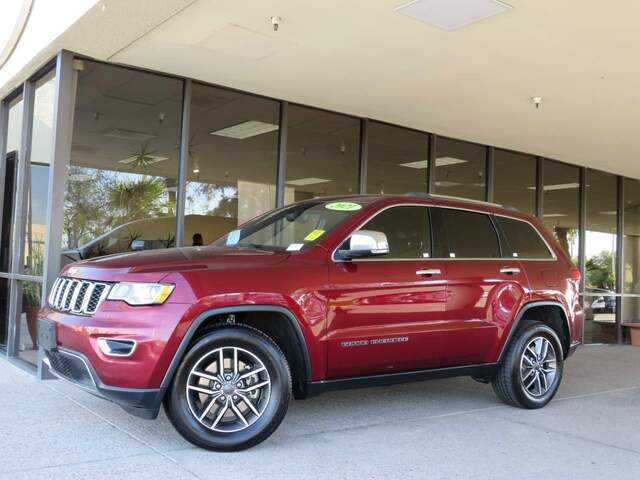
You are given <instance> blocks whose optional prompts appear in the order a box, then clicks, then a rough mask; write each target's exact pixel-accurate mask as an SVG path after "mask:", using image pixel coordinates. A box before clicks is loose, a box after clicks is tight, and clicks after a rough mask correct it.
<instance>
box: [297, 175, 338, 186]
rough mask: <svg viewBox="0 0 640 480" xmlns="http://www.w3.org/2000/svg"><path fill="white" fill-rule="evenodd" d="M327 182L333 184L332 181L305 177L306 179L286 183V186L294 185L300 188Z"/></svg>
mask: <svg viewBox="0 0 640 480" xmlns="http://www.w3.org/2000/svg"><path fill="white" fill-rule="evenodd" d="M327 182H333V180H329V179H326V178H316V177H306V178H298V179H296V180H287V181H286V183H287V184H289V185H295V186H297V187H302V186H305V185H315V184H316V183H327Z"/></svg>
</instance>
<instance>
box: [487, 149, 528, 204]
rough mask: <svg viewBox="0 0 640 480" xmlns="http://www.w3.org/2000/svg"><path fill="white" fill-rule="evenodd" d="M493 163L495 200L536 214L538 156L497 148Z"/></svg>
mask: <svg viewBox="0 0 640 480" xmlns="http://www.w3.org/2000/svg"><path fill="white" fill-rule="evenodd" d="M493 165H494V183H493V185H494V192H493V199H494V201H495V202H496V203H501V204H504V205H510V206H512V207H515V208H517V209H518V210H520V211H521V212H525V213H530V214H535V212H536V157H534V156H532V155H525V154H523V153H516V152H511V151H508V150H500V149H499V148H496V149H495V150H494V152H493Z"/></svg>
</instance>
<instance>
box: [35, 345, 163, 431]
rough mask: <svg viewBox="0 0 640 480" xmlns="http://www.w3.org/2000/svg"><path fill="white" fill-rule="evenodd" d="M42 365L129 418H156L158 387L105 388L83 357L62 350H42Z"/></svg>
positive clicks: (159, 400) (159, 393)
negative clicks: (120, 408) (114, 406)
mask: <svg viewBox="0 0 640 480" xmlns="http://www.w3.org/2000/svg"><path fill="white" fill-rule="evenodd" d="M44 363H45V364H46V365H47V367H49V371H50V372H51V373H52V374H53V375H55V376H56V377H58V378H60V379H62V380H65V381H67V382H69V383H71V384H73V385H75V386H76V387H79V388H81V389H83V390H85V391H87V392H89V393H92V394H93V395H96V396H98V397H101V398H104V399H106V400H110V401H112V402H114V403H117V404H118V405H120V406H121V407H122V408H124V409H125V410H126V411H127V412H129V413H131V414H132V415H135V416H137V417H140V418H145V419H154V418H156V417H157V416H158V412H159V411H160V406H161V405H162V399H163V397H164V393H165V392H164V389H162V388H151V389H142V388H122V387H112V386H110V385H105V384H104V383H103V382H102V381H101V380H100V377H98V375H97V373H96V371H95V369H94V368H93V366H92V365H91V362H90V361H89V359H88V358H87V357H86V356H85V355H83V354H82V353H80V352H76V351H73V350H68V349H66V348H60V347H56V348H52V349H49V350H45V359H44Z"/></svg>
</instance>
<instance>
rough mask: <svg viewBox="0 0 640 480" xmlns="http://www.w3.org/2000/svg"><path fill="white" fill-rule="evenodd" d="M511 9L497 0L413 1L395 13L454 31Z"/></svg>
mask: <svg viewBox="0 0 640 480" xmlns="http://www.w3.org/2000/svg"><path fill="white" fill-rule="evenodd" d="M512 8H513V7H511V6H510V5H507V4H506V3H502V2H500V1H498V0H414V1H412V2H409V3H406V4H404V5H401V6H399V7H397V8H396V9H395V11H396V12H398V13H401V14H403V15H406V16H408V17H412V18H415V19H416V20H419V21H421V22H424V23H430V24H431V25H435V26H436V27H440V28H443V29H445V30H455V29H457V28H461V27H464V26H465V25H469V24H471V23H475V22H478V21H480V20H483V19H485V18H489V17H493V16H494V15H498V14H499V13H503V12H506V11H508V10H511V9H512Z"/></svg>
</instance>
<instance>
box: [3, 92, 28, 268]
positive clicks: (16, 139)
mask: <svg viewBox="0 0 640 480" xmlns="http://www.w3.org/2000/svg"><path fill="white" fill-rule="evenodd" d="M22 105H23V102H22V97H18V98H16V99H14V100H13V101H12V102H10V103H9V115H8V126H7V127H8V128H7V153H6V157H5V161H6V168H5V173H4V192H2V195H3V196H4V202H3V204H2V212H1V214H2V233H1V237H0V271H2V272H8V271H9V269H10V267H11V232H12V229H13V214H14V207H15V199H16V195H15V193H16V186H17V185H16V181H17V175H18V162H19V161H20V141H21V137H22Z"/></svg>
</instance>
